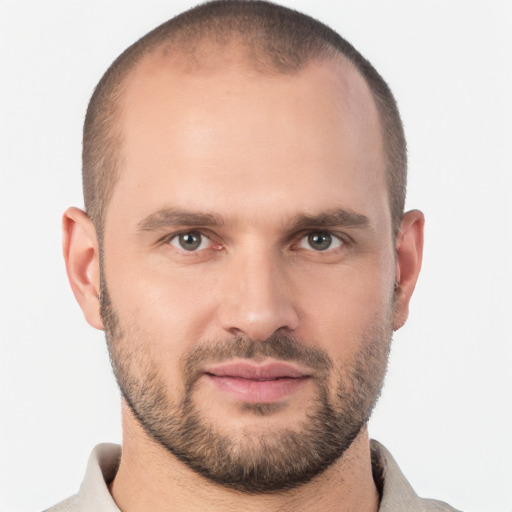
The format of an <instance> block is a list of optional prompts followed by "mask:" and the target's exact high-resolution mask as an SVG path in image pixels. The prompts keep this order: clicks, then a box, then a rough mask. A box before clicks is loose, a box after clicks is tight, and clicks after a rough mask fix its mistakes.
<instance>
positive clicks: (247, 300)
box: [218, 251, 299, 340]
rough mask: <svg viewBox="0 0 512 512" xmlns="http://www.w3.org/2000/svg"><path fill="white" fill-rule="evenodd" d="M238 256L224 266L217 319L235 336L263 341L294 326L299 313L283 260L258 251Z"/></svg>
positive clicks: (295, 326) (291, 329)
mask: <svg viewBox="0 0 512 512" xmlns="http://www.w3.org/2000/svg"><path fill="white" fill-rule="evenodd" d="M249 252H252V253H251V254H250V255H248V254H246V255H245V256H244V255H242V254H241V255H239V256H238V257H236V258H233V259H232V260H231V261H230V262H229V264H228V265H227V267H228V270H227V273H228V276H227V278H226V279H225V281H224V285H223V287H222V288H223V298H222V302H221V304H220V306H219V310H218V311H219V319H220V323H221V327H222V328H223V329H224V331H227V332H229V333H230V334H231V335H235V336H248V337H250V338H252V339H255V340H266V339H268V338H269V337H270V336H271V335H272V334H273V333H275V332H276V331H278V330H280V329H281V330H283V331H287V332H291V331H294V330H296V329H297V327H298V323H299V314H298V311H297V308H296V306H295V303H294V301H295V299H296V297H292V295H293V292H292V290H291V286H290V283H289V282H288V281H289V280H288V279H287V276H286V268H284V266H285V263H283V262H280V261H278V260H279V258H278V257H276V256H275V255H271V254H261V253H258V252H257V251H249Z"/></svg>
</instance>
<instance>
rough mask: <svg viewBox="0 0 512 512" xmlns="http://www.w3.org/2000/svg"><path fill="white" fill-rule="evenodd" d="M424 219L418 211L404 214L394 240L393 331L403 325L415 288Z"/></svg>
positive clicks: (421, 249) (421, 255)
mask: <svg viewBox="0 0 512 512" xmlns="http://www.w3.org/2000/svg"><path fill="white" fill-rule="evenodd" d="M424 225H425V217H424V216H423V213H421V212H420V211H418V210H411V211H410V212H407V213H405V214H404V216H403V219H402V224H401V226H400V231H399V232H398V236H397V240H396V254H397V256H396V276H395V279H396V291H395V294H396V295H395V323H394V329H395V331H396V330H398V329H400V327H402V326H403V325H404V324H405V321H406V320H407V316H408V314H409V301H410V300H411V296H412V292H413V291H414V287H415V286H416V281H417V280H418V275H419V273H420V269H421V260H422V257H423V228H424Z"/></svg>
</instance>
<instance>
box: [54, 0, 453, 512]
mask: <svg viewBox="0 0 512 512" xmlns="http://www.w3.org/2000/svg"><path fill="white" fill-rule="evenodd" d="M405 181H406V148H405V139H404V135H403V130H402V125H401V121H400V117H399V114H398V111H397V109H396V104H395V102H394V99H393V96H392V95H391V92H390V91H389V88H388V87H387V85H386V84H385V82H384V81H383V80H382V78H381V77H380V76H379V75H378V74H377V72H376V71H375V70H374V69H373V68H372V67H371V65H370V64H369V63H368V62H367V61H366V60H365V59H364V58H363V57H361V56H360V55H359V54H358V53H357V51H356V50H355V49H354V48H353V47H351V46H350V45H349V44H348V43H347V42H346V41H344V40H343V39H341V38H340V37H339V36H338V35H337V34H335V33H334V32H332V31H331V30H330V29H328V28H327V27H325V26H323V25H321V24H320V23H318V22H316V21H314V20H312V19H310V18H308V17H306V16H304V15H301V14H299V13H296V12H294V11H290V10H288V9H284V8H281V7H278V6H274V5H271V4H267V3H264V2H244V1H228V2H212V3H210V4H205V5H202V6H199V7H197V8H195V9H193V10H191V11H188V12H187V13H184V14H182V15H180V16H178V17H177V18H174V19H173V20H171V21H169V22H168V23H166V24H164V25H162V26H160V27H158V28H157V29H155V30H154V31H153V32H151V33H150V34H148V35H147V36H145V37H144V38H142V39H141V40H140V41H138V42H137V43H135V45H133V46H132V47H130V48H129V49H128V50H126V51H125V52H124V53H123V54H122V55H121V56H120V57H119V58H118V59H117V60H116V62H114V64H113V65H112V66H111V68H109V70H108V71H107V73H106V74H105V75H104V77H103V78H102V80H101V81H100V83H99V84H98V86H97V88H96V90H95V92H94V94H93V97H92V99H91V102H90V105H89V109H88V112H87V117H86V121H85V126H84V151H83V182H84V196H85V204H86V210H87V213H84V212H82V211H80V210H78V209H75V208H70V209H69V210H68V211H67V212H66V213H65V215H64V254H65V259H66V265H67V270H68V276H69V279H70V283H71V286H72V289H73V291H74V293H75V296H76V298H77V300H78V302H79V304H80V306H81V307H82V309H83V311H84V314H85V317H86V319H87V321H88V322H89V323H90V324H91V325H92V326H93V327H96V328H98V329H104V330H105V333H106V338H107V343H108V348H109V352H110V357H111V360H112V365H113V369H114V373H115V375H116V378H117V381H118V384H119V387H120V390H121V393H122V397H123V407H122V410H123V434H124V438H123V447H122V451H121V450H120V449H119V448H118V447H115V446H113V445H108V446H105V445H103V446H99V447H97V448H96V449H95V450H94V452H93V454H92V455H91V459H90V462H89V466H88V469H87V473H86V476H85V479H84V482H83V485H82V487H81V490H80V492H79V494H78V495H76V496H73V497H71V498H69V499H68V500H66V501H65V502H63V503H61V504H60V505H57V506H55V507H54V508H52V509H51V510H55V511H60V510H83V511H86V510H112V511H114V510H123V511H131V510H139V511H145V510H173V511H174V510H180V511H187V510H196V509H202V510H205V509H206V510H223V511H225V510H232V509H233V510H252V509H254V510H268V511H273V510H275V511H277V510H294V511H296V510H308V511H314V510H322V511H331V510H332V511H349V510H350V511H353V510H364V511H376V510H381V511H389V510H394V511H396V510H453V509H451V508H450V507H449V506H447V505H445V504H442V503H440V502H434V501H431V500H421V499H420V498H418V497H417V495H416V494H415V493H414V491H413V490H412V489H411V488H410V486H409V485H408V483H407V481H406V480H405V478H404V476H403V475H402V474H401V473H400V470H399V469H398V467H397V465H396V463H395V462H394V461H393V459H392V457H391V455H390V454H389V453H388V452H387V451H386V450H385V448H384V447H382V446H381V445H379V444H378V443H376V442H371V443H370V441H369V439H368V433H367V428H366V426H367V422H368V419H369V417H370V415H371V411H372V409H373V407H374V405H375V403H376V401H377V398H378V396H379V394H380V390H381V387H382V382H383V378H384V374H385V370H386V365H387V358H388V353H389V348H390V342H391V336H392V332H393V331H394V330H396V329H399V328H400V327H401V326H402V325H403V324H404V322H405V320H406V318H407V312H408V304H409V300H410V297H411V295H412V292H413V289H414V286H415V283H416V279H417V277H418V273H419V270H420V266H421V254H422V241H423V215H422V214H421V213H420V212H418V211H411V212H407V213H405V214H404V213H403V208H404V198H405Z"/></svg>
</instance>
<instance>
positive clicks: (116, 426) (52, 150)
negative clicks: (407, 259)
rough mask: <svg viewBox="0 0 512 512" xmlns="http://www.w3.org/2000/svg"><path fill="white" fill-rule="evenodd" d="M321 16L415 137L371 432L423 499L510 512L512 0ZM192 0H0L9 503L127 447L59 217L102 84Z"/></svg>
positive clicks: (389, 6) (0, 337)
mask: <svg viewBox="0 0 512 512" xmlns="http://www.w3.org/2000/svg"><path fill="white" fill-rule="evenodd" d="M284 3H285V4H286V5H289V6H292V7H296V8H298V9H299V10H303V11H305V12H306V13H308V14H311V15H313V16H315V17H317V18H319V19H320V20H322V21H324V22H327V23H328V24H330V25H331V26H332V27H333V28H335V29H336V30H338V31H339V32H340V33H341V34H342V35H344V36H345V37H346V38H347V39H349V41H351V42H352V43H353V44H354V45H355V46H356V47H357V48H358V49H359V50H360V51H361V52H362V53H363V54H364V55H365V56H367V57H368V58H369V59H370V60H371V61H372V62H373V64H374V65H375V66H376V67H377V69H378V70H379V71H380V72H381V73H382V75H383V76H384V78H385V79H386V80H387V81H388V82H389V84H390V85H391V87H392V89H393V91H394V93H395V95H396V97H397V99H398V102H399V105H400V108H401V111H402V115H403V119H404V123H405V128H406V132H407V136H408V140H409V149H410V151H409V155H410V186H409V196H408V206H409V207H410V208H412V207H418V208H421V209H422V210H423V211H424V212H425V214H426V217H427V227H426V248H425V259H424V269H423V274H422V276H421V277H420V281H419V284H418V287H417V291H416V296H415V298H414V300H413V303H412V310H411V315H410V320H409V323H408V324H407V326H406V327H405V328H404V329H403V330H402V331H400V332H399V333H398V334H397V335H396V337H395V344H394V349H393V353H392V360H391V366H390V370H389V374H388V378H387V383H386V386H385V389H384V395H383V398H382V399H381V402H380V404H379V406H378V409H377V411H376V412H375V415H374V418H373V420H372V423H371V428H370V432H371V435H372V436H373V437H375V438H377V439H379V440H380V441H382V442H383V443H384V444H385V445H386V446H387V447H388V448H389V449H390V450H391V452H392V453H393V455H394V456H395V458H396V459H397V460H398V462H399V464H400V465H401V467H402V469H403V470H404V472H405V474H406V476H407V477H408V478H409V479H410V481H411V483H412V485H413V486H414V487H415V489H416V490H417V492H418V493H419V494H420V495H424V496H429V497H435V498H440V499H443V500H446V501H448V502H450V503H451V504H452V505H454V506H456V507H457V508H460V509H463V510H465V511H471V512H477V511H482V512H483V511H485V512H493V511H505V512H511V511H512V485H511V483H510V482H511V479H512V478H511V477H512V471H511V469H510V466H511V464H510V460H511V458H512V406H511V391H512V348H511V341H512V328H511V322H510V316H511V315H512V206H511V202H512V198H511V193H512V178H511V175H512V149H511V148H512V100H511V95H512V64H511V62H512V60H511V59H512V57H511V51H512V4H511V3H510V2H499V1H486V2H481V1H478V2H469V1H454V0H451V1H450V0H448V1H447V0H445V1H435V0H431V1H415V0H409V1H387V0H379V1H357V2H356V1H343V0H342V1H339V2H326V1H315V2H306V1H295V2H294V1H286V2H284ZM191 5H192V3H191V2H186V1H181V2H180V1H176V2H155V1H148V0H146V1H144V2H143V1H79V0H74V1H71V0H69V1H60V2H57V1H48V0H47V1H41V0H40V1H37V2H36V1H32V2H27V1H19V0H18V1H14V0H10V1H6V0H4V1H3V2H0V23H1V25H0V39H1V41H0V42H1V45H0V46H1V50H0V51H1V60H0V66H1V68H0V76H1V79H0V93H1V94H0V106H1V111H0V120H1V132H0V141H1V142H0V180H1V181H0V194H1V195H0V235H1V237H0V266H1V274H0V275H1V282H0V297H1V299H0V300H1V302H0V414H1V416H0V510H2V511H20V512H24V511H36V510H42V509H44V508H45V507H48V506H50V505H52V504H53V503H55V502H57V501H59V500H60V499H62V498H64V497H66V496H68V495H70V494H72V493H74V492H76V491H77V489H78V487H79V484H80V481H81V478H82V475H83V472H84V469H85V464H86V460H87V457H88V454H89V451H90V450H91V448H92V447H93V446H94V445H95V444H96V443H99V442H102V441H114V442H119V441H120V438H121V433H120V420H119V399H118V393H117V389H116V386H115V383H114V381H113V378H112V375H111V370H110V367H109V363H108V360H107V355H106V350H105V347H104V341H103V336H102V333H101V332H96V331H94V330H93V329H92V328H90V327H89V326H88V325H87V324H86V323H85V321H84V320H83V318H82V314H81V311H80V310H79V308H78V306H77V305H76V303H75V301H74V299H73V297H72V294H71V291H70V289H69V287H68V284H67V280H66V277H65V271H64V265H63V261H62V257H61V252H60V216H61V214H62V212H63V210H64V209H65V208H66V206H68V205H78V206H80V205H82V199H81V188H80V187H81V181H80V151H81V140H80V139H81V124H82V120H83V116H84V113H85V109H86V104H87V102H88V99H89V97H90V94H91V92H92V89H93V87H94V85H95V84H96V82H97V81H98V79H99V78H100V76H101V74H102V73H103V71H104V70H105V69H106V68H107V66H108V65H109V64H110V62H111V61H112V60H113V59H114V58H115V57H116V56H117V55H118V54H119V53H120V52H121V51H122V50H123V49H124V48H125V47H126V46H127V45H129V44H130V43H132V42H133V41H134V40H135V39H136V38H138V37H139V36H141V35H143V34H144V33H146V32H147V31H148V30H150V29H151V28H153V27H154V26H156V25H157V24H159V23H161V22H163V21H165V20H166V19H168V18H169V17H171V16H172V15H174V14H176V13H177V12H179V11H181V10H184V9H185V8H188V7H190V6H191Z"/></svg>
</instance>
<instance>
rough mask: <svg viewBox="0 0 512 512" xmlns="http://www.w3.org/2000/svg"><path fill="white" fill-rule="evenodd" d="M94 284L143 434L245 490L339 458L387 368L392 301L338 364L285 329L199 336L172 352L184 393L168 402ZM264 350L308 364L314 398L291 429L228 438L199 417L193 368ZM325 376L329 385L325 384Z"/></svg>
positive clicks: (273, 484) (302, 479) (282, 486)
mask: <svg viewBox="0 0 512 512" xmlns="http://www.w3.org/2000/svg"><path fill="white" fill-rule="evenodd" d="M104 283H105V282H104V280H102V292H101V301H100V302H101V314H102V318H103V322H104V327H105V335H106V339H107V345H108V349H109V354H110V359H111V363H112V367H113V370H114V374H115V377H116V380H117V383H118V385H119V388H120V390H121V394H122V396H123V398H124V400H125V401H126V403H127V405H128V406H129V407H130V409H131V411H132V413H133V415H134V416H135V418H136V419H137V420H138V421H139V423H140V425H141V426H142V428H143V429H144V431H145V432H146V433H147V434H148V436H149V437H150V438H151V439H153V440H154V441H156V442H157V443H159V444H160V445H161V446H163V447H164V448H165V449H166V450H167V451H169V452H170V453H171V454H173V455H174V456H175V457H177V458H178V459H179V460H180V461H181V462H183V463H184V464H186V465H187V466H188V467H189V468H191V469H192V470H194V471H195V472H196V473H198V474H200V475H202V476H204V477H206V478H207V479H209V480H210V481H212V482H214V483H216V484H220V485H222V486H224V487H226V488H231V489H235V490H238V491H241V492H244V493H250V494H261V493H269V492H278V491H284V490H288V489H292V488H295V487H297V486H299V485H301V484H304V483H306V482H308V481H309V480H311V479H312V478H314V477H315V476H317V475H319V474H321V473H322V472H323V471H324V470H325V469H327V468H328V467H329V466H331V465H332V464H333V463H334V462H335V461H337V460H338V459H340V457H342V456H343V454H344V453H345V452H346V451H347V450H348V448H349V447H350V446H351V444H352V442H353V441H354V439H355V438H356V437H357V436H358V434H359V432H360V431H361V429H362V428H363V427H365V426H366V424H367V422H368V420H369V417H370V415H371V413H372V410H373V408H374V406H375V404H376V402H377V400H378V397H379V396H380V391H381V388H382V384H383V380H384V375H385V372H386V368H387V361H388V355H389V348H390V343H391V335H392V331H393V330H392V321H391V312H392V309H393V307H392V304H390V311H389V315H388V316H389V318H388V319H386V320H387V322H381V324H379V325H376V326H372V327H371V328H369V329H368V331H367V332H366V333H365V335H364V337H363V338H362V339H361V340H359V347H360V348H359V350H358V352H357V354H356V355H355V357H354V359H353V360H352V361H351V364H345V365H344V366H343V367H341V368H338V369H336V367H335V365H334V364H333V361H332V360H331V358H330V357H329V356H328V354H327V353H326V352H325V351H323V350H320V349H318V348H312V347H308V346H307V345H306V344H304V343H302V342H300V340H297V339H296V338H294V337H292V336H289V335H287V334H279V333H277V334H275V335H273V336H272V337H271V338H269V339H267V340H265V341H259V340H252V339H249V338H237V339H229V340H221V341H213V342H211V343H200V344H198V345H197V346H196V347H195V348H194V349H192V351H191V352H190V353H188V354H186V355H185V356H184V357H183V358H182V367H181V377H182V382H183V385H184V388H183V389H184V392H183V393H182V397H181V399H179V400H175V399H173V398H171V397H169V396H168V393H167V392H166V386H165V382H164V379H163V378H162V377H161V374H160V373H159V370H158V365H157V364H156V361H154V360H153V359H152V358H151V356H150V355H149V354H148V352H147V349H145V340H141V339H138V337H137V336H134V333H135V332H138V328H134V327H135V326H134V325H127V324H126V323H125V322H123V321H121V320H120V318H119V316H118V313H117V312H116V310H115V309H114V307H113V305H112V302H111V300H110V296H109V294H108V291H107V288H106V285H105V284H104ZM137 327H139V328H140V326H137ZM133 338H135V339H133ZM265 357H272V358H275V359H281V360H288V361H294V362H297V363H300V364H304V365H306V366H308V367H311V368H312V369H314V370H316V376H315V379H314V383H315V388H316V389H315V396H314V397H313V399H312V400H311V401H310V403H311V404H312V405H310V406H309V407H308V409H307V411H306V412H305V415H304V419H303V420H302V422H300V424H299V425H297V426H296V427H295V428H294V429H291V428H280V429H273V430H269V429H265V430H260V431H258V432H253V431H251V430H250V429H247V430H244V431H242V432H239V433H237V434H236V435H234V433H233V432H222V431H220V429H219V428H218V426H217V425H215V424H214V423H213V422H210V421H208V420H207V419H206V418H204V417H203V416H202V414H201V410H200V407H198V405H197V404H196V403H195V401H194V394H195V391H196V389H197V386H196V381H197V375H196V374H195V372H194V370H195V368H197V367H198V365H199V364H201V363H204V362H206V361H208V362H212V361H216V362H218V361H222V360H228V359H233V358H244V359H249V360H250V359H253V360H256V361H258V360H262V359H263V358H265ZM140 375H143V376H144V378H140V377H139V376H140ZM333 376H335V380H333ZM332 382H336V383H337V388H336V389H335V390H333V389H332ZM242 408H243V409H245V412H246V413H247V414H251V413H252V414H255V415H268V416H271V415H273V414H276V413H278V411H279V404H242Z"/></svg>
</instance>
